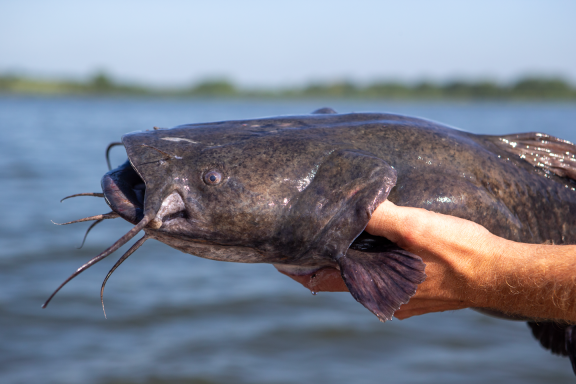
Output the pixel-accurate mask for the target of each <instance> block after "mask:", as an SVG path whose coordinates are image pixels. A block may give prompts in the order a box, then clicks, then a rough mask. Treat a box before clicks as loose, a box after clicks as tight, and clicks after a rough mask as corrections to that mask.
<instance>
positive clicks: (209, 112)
mask: <svg viewBox="0 0 576 384" xmlns="http://www.w3.org/2000/svg"><path fill="white" fill-rule="evenodd" d="M323 106H330V107H333V108H334V109H336V110H337V111H339V112H353V111H354V112H362V111H372V112H394V113H401V114H407V115H414V116H421V117H425V118H428V119H432V120H436V121H441V122H443V123H446V124H449V125H452V126H455V127H459V128H461V129H464V130H468V131H471V132H475V133H486V134H507V133H514V132H527V131H542V132H546V133H550V134H553V135H556V136H559V137H562V138H564V139H568V140H571V141H576V123H575V122H576V104H551V103H506V102H503V103H430V102H410V103H409V102H387V101H325V100H324V101H323V100H304V101H277V100H274V101H266V100H249V101H234V100H229V101H222V100H204V101H202V100H171V99H119V98H21V97H2V98H0V130H1V131H0V132H1V139H0V186H1V188H0V208H1V209H0V212H1V213H2V220H0V382H2V383H83V384H91V383H204V384H207V383H310V382H316V383H334V384H338V383H343V384H344V383H346V384H348V383H462V382H467V383H485V382H488V381H495V382H507V383H551V382H554V383H568V382H573V374H572V372H571V368H570V363H569V361H568V360H567V359H566V358H560V357H557V356H552V355H551V354H550V353H549V352H547V351H545V350H544V349H542V348H541V347H540V345H539V343H538V342H536V341H535V340H533V338H532V336H531V334H530V331H529V329H528V327H527V326H526V324H525V323H522V322H509V321H504V320H497V319H494V318H490V317H486V316H483V315H480V314H478V313H475V312H473V311H470V310H462V311H454V312H445V313H440V314H430V315H425V316H420V317H417V318H412V319H408V320H404V321H397V320H394V321H392V322H388V323H386V324H382V323H380V322H379V321H378V320H377V319H376V317H375V316H374V315H372V314H371V313H370V312H369V311H368V310H366V309H365V308H364V307H362V306H361V305H360V304H358V303H357V302H355V301H354V299H353V298H352V297H351V296H350V294H348V293H320V294H318V295H316V296H313V295H311V294H310V292H309V291H307V290H306V289H305V288H303V287H302V286H300V285H299V284H297V283H295V282H293V281H292V280H290V279H288V278H287V277H285V276H283V275H281V274H279V273H278V272H276V271H275V269H274V268H273V267H272V266H270V265H260V264H258V265H249V264H232V263H222V262H216V261H210V260H204V259H200V258H197V257H194V256H192V255H188V254H184V253H180V252H178V251H176V250H173V249H171V248H169V247H168V246H166V245H163V244H160V243H157V242H153V241H149V242H147V243H146V244H145V245H144V246H143V247H142V248H141V249H140V250H138V251H137V253H136V254H134V255H133V256H132V257H130V259H129V260H128V261H127V262H126V263H124V264H123V265H122V266H121V268H119V269H118V270H117V271H116V273H115V274H114V275H113V277H112V278H111V279H110V281H109V283H108V285H107V291H106V297H105V299H106V310H107V315H108V319H105V318H104V316H103V314H102V309H101V307H100V302H99V288H100V284H101V282H102V279H103V278H104V276H105V275H106V273H107V272H108V270H109V269H110V267H111V266H112V265H113V263H114V262H115V259H117V257H119V255H120V254H121V253H120V252H122V251H123V250H124V251H125V250H126V249H127V247H128V246H125V247H123V248H122V249H121V250H120V251H119V252H117V254H116V255H114V256H112V257H110V258H109V259H107V260H105V261H103V262H101V263H100V264H97V265H96V266H94V267H93V268H91V269H89V270H88V271H86V272H84V273H83V274H82V275H81V276H79V277H78V278H76V279H75V280H73V281H72V282H71V283H70V284H68V286H66V287H65V288H64V289H63V290H62V291H61V292H60V293H59V294H58V295H57V296H56V297H55V299H54V300H53V301H52V303H51V304H50V306H48V308H47V309H44V310H42V309H41V308H40V305H41V304H42V303H43V302H44V300H45V299H46V298H47V297H48V296H49V295H50V293H51V292H52V291H53V290H54V289H55V288H56V287H57V286H58V285H59V284H60V283H61V282H62V281H63V280H64V279H65V278H66V277H68V276H69V275H70V273H72V272H73V271H74V270H75V269H76V268H78V267H79V266H80V265H81V264H83V263H84V262H86V261H87V260H88V259H89V258H91V257H93V256H94V255H96V254H98V253H99V252H101V251H102V250H103V249H105V248H106V247H107V246H109V245H110V244H112V243H113V242H114V241H115V240H116V239H117V238H118V237H119V236H120V235H122V234H124V233H125V232H126V231H127V230H128V229H129V228H131V225H130V224H128V223H126V222H122V221H121V220H110V221H107V222H105V223H102V224H100V225H99V226H98V227H96V228H95V229H94V230H93V232H92V233H91V234H90V236H89V237H88V240H87V241H86V244H85V246H84V248H82V249H81V250H78V249H76V247H77V246H79V244H80V242H81V240H82V237H83V234H84V231H85V230H86V228H87V227H88V225H89V224H88V223H82V224H76V225H72V226H64V227H62V226H56V225H53V224H52V223H51V220H54V221H56V222H65V221H69V220H73V219H77V218H80V217H85V216H89V215H94V214H99V213H104V212H107V211H109V209H108V207H107V206H106V204H105V202H104V201H103V200H102V199H98V198H93V197H80V198H76V199H71V200H67V201H64V202H63V203H59V200H60V199H61V198H62V197H64V196H67V195H70V194H73V193H79V192H99V191H100V178H101V177H102V175H103V174H104V173H105V172H106V171H107V168H106V163H105V160H104V149H105V148H106V146H107V145H108V143H110V142H112V141H118V140H119V139H120V136H121V135H122V134H124V133H126V132H131V131H135V130H142V129H150V128H152V126H160V127H171V126H175V125H179V124H183V123H193V122H203V121H215V120H226V119H241V118H252V117H263V116H272V115H283V114H303V113H308V112H311V111H313V110H315V109H317V108H319V107H323ZM124 158H125V153H124V152H123V149H121V148H115V149H113V156H112V162H113V163H114V164H119V163H120V162H121V161H123V160H124Z"/></svg>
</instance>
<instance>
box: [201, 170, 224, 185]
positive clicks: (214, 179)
mask: <svg viewBox="0 0 576 384" xmlns="http://www.w3.org/2000/svg"><path fill="white" fill-rule="evenodd" d="M221 181H222V174H221V173H220V172H217V171H209V172H206V173H205V174H204V182H205V183H206V184H208V185H216V184H219V183H220V182H221Z"/></svg>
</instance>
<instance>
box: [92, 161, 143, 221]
mask: <svg viewBox="0 0 576 384" xmlns="http://www.w3.org/2000/svg"><path fill="white" fill-rule="evenodd" d="M101 184H102V192H104V198H105V199H106V203H107V204H108V205H109V206H110V208H112V210H113V211H114V212H116V213H118V214H119V215H120V217H122V218H123V219H124V220H126V221H128V222H130V223H132V224H138V223H139V222H140V221H141V220H142V218H143V217H144V196H145V193H146V184H145V183H144V180H142V178H141V177H140V175H138V173H137V172H136V170H135V169H134V168H133V167H132V164H130V161H129V160H126V162H125V163H124V164H122V165H120V166H119V167H118V168H115V169H113V170H111V171H109V172H107V173H106V174H105V175H104V176H103V177H102V181H101Z"/></svg>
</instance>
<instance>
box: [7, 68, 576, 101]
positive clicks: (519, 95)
mask: <svg viewBox="0 0 576 384" xmlns="http://www.w3.org/2000/svg"><path fill="white" fill-rule="evenodd" d="M0 94H28V95H30V94H33V95H112V96H114V95H116V96H123V95H127V96H130V95H132V96H167V97H203V98H206V97H214V98H216V97H228V98H231V97H236V98H240V97H276V98H382V99H458V100H494V99H497V100H498V99H519V100H576V87H575V86H574V85H572V84H570V83H568V82H566V81H564V80H562V79H559V78H536V77H528V78H524V79H520V80H519V81H517V82H515V83H513V84H498V83H495V82H491V81H477V82H471V81H452V82H447V83H432V82H420V83H415V84H406V83H399V82H393V81H389V82H374V83H372V84H367V85H358V84H354V83H352V82H349V81H342V82H332V83H312V84H309V85H308V86H305V87H300V88H296V87H294V88H283V89H275V90H271V89H241V88H238V87H237V86H235V85H234V84H233V83H232V82H230V81H228V80H226V79H212V80H206V81H203V82H201V83H198V84H195V85H193V86H191V87H187V88H184V87H183V88H164V89H153V88H147V87H144V86H138V85H130V84H125V83H120V82H116V81H114V80H113V79H112V78H111V77H110V76H108V75H107V74H106V73H103V72H100V73H97V74H96V75H95V76H93V77H92V78H91V79H89V80H88V81H84V82H81V81H55V80H52V81H51V80H38V79H33V78H28V77H22V76H14V75H0Z"/></svg>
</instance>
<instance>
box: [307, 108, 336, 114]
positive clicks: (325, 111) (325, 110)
mask: <svg viewBox="0 0 576 384" xmlns="http://www.w3.org/2000/svg"><path fill="white" fill-rule="evenodd" d="M335 113H337V112H336V111H335V110H333V109H332V108H328V107H324V108H319V109H317V110H315V111H314V112H312V114H313V115H333V114H335Z"/></svg>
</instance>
